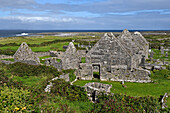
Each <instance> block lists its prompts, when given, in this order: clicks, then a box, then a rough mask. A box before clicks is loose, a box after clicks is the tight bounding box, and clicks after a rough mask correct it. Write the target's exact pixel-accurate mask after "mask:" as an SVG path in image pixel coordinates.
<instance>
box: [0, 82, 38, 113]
mask: <svg viewBox="0 0 170 113" xmlns="http://www.w3.org/2000/svg"><path fill="white" fill-rule="evenodd" d="M0 91H1V92H0V112H16V111H20V112H33V111H34V110H35V107H36V101H34V99H32V98H31V93H30V91H28V90H26V89H25V90H24V89H22V88H21V89H17V88H14V87H13V88H9V87H8V86H6V85H4V86H3V87H1V88H0Z"/></svg>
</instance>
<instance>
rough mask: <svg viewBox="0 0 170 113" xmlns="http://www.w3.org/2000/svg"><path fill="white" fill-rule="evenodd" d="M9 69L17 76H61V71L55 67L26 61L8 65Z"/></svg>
mask: <svg viewBox="0 0 170 113" xmlns="http://www.w3.org/2000/svg"><path fill="white" fill-rule="evenodd" d="M7 68H8V69H9V71H10V72H11V73H12V74H13V75H16V76H21V77H23V76H40V75H44V76H50V75H52V76H55V77H56V76H59V75H60V74H61V72H59V71H57V69H56V68H54V67H47V66H45V65H28V64H24V63H19V62H17V63H14V64H10V65H7Z"/></svg>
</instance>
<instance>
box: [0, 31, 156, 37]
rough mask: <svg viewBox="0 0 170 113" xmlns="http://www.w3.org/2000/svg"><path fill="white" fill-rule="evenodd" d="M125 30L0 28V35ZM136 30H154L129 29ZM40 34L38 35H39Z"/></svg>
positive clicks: (13, 35)
mask: <svg viewBox="0 0 170 113" xmlns="http://www.w3.org/2000/svg"><path fill="white" fill-rule="evenodd" d="M122 31H123V30H0V37H15V36H23V35H27V36H36V33H51V32H63V33H64V32H122ZM129 31H131V32H134V31H139V32H141V31H153V30H129ZM37 36H38V35H37Z"/></svg>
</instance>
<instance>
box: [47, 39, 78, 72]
mask: <svg viewBox="0 0 170 113" xmlns="http://www.w3.org/2000/svg"><path fill="white" fill-rule="evenodd" d="M57 58H60V59H61V61H60V62H57V61H56V59H57ZM79 63H80V58H79V55H78V53H77V50H76V48H75V46H74V44H73V43H72V42H70V43H69V45H68V47H67V49H66V51H65V52H64V53H63V54H62V56H59V55H58V57H54V58H47V59H46V62H45V64H46V65H52V66H54V67H56V68H57V69H58V70H59V71H60V70H62V69H64V70H67V69H78V67H79Z"/></svg>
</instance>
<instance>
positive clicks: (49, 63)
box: [45, 57, 62, 71]
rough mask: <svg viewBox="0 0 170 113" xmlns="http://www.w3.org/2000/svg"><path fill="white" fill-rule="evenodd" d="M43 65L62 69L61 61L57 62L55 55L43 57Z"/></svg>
mask: <svg viewBox="0 0 170 113" xmlns="http://www.w3.org/2000/svg"><path fill="white" fill-rule="evenodd" d="M45 65H47V66H54V67H55V68H57V69H58V71H61V70H62V61H60V62H57V60H56V57H52V58H46V59H45Z"/></svg>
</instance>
